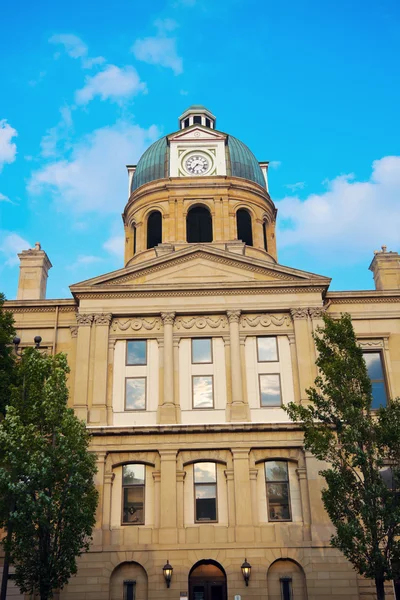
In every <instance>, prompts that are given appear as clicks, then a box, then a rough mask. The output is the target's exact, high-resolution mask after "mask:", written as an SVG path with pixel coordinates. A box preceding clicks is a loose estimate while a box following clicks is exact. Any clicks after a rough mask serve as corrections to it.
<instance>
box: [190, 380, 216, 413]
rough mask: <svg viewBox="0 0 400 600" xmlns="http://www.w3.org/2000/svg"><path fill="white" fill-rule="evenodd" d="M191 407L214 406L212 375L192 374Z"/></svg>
mask: <svg viewBox="0 0 400 600" xmlns="http://www.w3.org/2000/svg"><path fill="white" fill-rule="evenodd" d="M192 389H193V408H214V397H213V396H214V394H213V376H212V375H193V376H192Z"/></svg>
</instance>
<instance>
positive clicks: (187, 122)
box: [183, 119, 189, 127]
mask: <svg viewBox="0 0 400 600" xmlns="http://www.w3.org/2000/svg"><path fill="white" fill-rule="evenodd" d="M183 125H184V127H189V119H185V120H184V122H183Z"/></svg>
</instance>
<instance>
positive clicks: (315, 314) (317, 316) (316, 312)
mask: <svg viewBox="0 0 400 600" xmlns="http://www.w3.org/2000/svg"><path fill="white" fill-rule="evenodd" d="M325 312H326V308H325V307H324V306H318V307H315V308H309V309H308V313H309V315H310V319H311V330H312V333H313V334H315V333H316V331H317V328H318V327H322V328H323V327H324V320H323V318H322V317H323V316H324V313H325ZM312 352H313V356H314V362H315V361H316V360H317V357H318V353H317V347H316V345H315V342H314V340H312ZM317 374H318V373H317V367H316V366H315V365H314V375H313V377H314V379H315V377H316V376H317Z"/></svg>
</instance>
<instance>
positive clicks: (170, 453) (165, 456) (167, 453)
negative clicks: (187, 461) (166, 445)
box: [158, 450, 178, 460]
mask: <svg viewBox="0 0 400 600" xmlns="http://www.w3.org/2000/svg"><path fill="white" fill-rule="evenodd" d="M158 453H159V455H160V458H161V460H176V455H177V454H178V451H177V450H159V451H158Z"/></svg>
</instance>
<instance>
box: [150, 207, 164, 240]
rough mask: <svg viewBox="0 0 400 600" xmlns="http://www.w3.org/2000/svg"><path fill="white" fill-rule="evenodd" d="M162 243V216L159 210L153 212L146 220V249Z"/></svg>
mask: <svg viewBox="0 0 400 600" xmlns="http://www.w3.org/2000/svg"><path fill="white" fill-rule="evenodd" d="M161 242H162V216H161V213H160V211H159V210H155V211H153V212H152V213H151V214H150V215H149V218H148V219H147V249H149V248H154V246H157V244H161Z"/></svg>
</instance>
